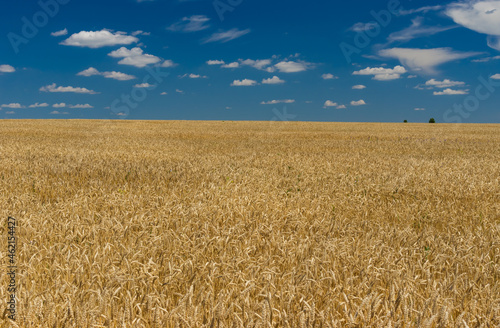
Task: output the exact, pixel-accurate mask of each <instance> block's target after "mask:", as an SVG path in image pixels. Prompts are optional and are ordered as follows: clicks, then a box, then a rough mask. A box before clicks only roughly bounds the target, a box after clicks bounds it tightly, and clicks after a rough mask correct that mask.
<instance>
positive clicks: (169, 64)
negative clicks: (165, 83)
mask: <svg viewBox="0 0 500 328" xmlns="http://www.w3.org/2000/svg"><path fill="white" fill-rule="evenodd" d="M160 66H161V67H175V66H177V64H176V63H174V62H173V61H172V60H170V59H167V60H165V61H164V62H163V63H162V64H161V65H160Z"/></svg>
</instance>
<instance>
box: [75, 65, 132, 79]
mask: <svg viewBox="0 0 500 328" xmlns="http://www.w3.org/2000/svg"><path fill="white" fill-rule="evenodd" d="M76 75H80V76H87V77H89V76H94V75H99V76H104V77H105V78H107V79H114V80H118V81H128V80H133V79H135V76H133V75H128V74H125V73H121V72H115V71H112V72H99V71H98V70H97V69H95V68H94V67H89V68H87V69H86V70H84V71H81V72H80V73H78V74H76Z"/></svg>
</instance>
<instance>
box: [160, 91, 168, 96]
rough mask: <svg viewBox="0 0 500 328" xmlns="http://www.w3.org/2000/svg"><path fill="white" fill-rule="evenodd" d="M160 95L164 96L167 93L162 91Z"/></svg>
mask: <svg viewBox="0 0 500 328" xmlns="http://www.w3.org/2000/svg"><path fill="white" fill-rule="evenodd" d="M160 95H161V96H166V95H168V93H167V92H165V91H163V92H162V93H160Z"/></svg>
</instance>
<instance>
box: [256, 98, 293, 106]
mask: <svg viewBox="0 0 500 328" xmlns="http://www.w3.org/2000/svg"><path fill="white" fill-rule="evenodd" d="M294 102H295V99H283V100H270V101H263V102H261V103H260V104H261V105H276V104H293V103H294Z"/></svg>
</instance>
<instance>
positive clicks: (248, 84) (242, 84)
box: [231, 79, 257, 87]
mask: <svg viewBox="0 0 500 328" xmlns="http://www.w3.org/2000/svg"><path fill="white" fill-rule="evenodd" d="M254 85H257V81H254V80H249V79H244V80H234V81H233V83H231V86H233V87H253V86H254Z"/></svg>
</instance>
